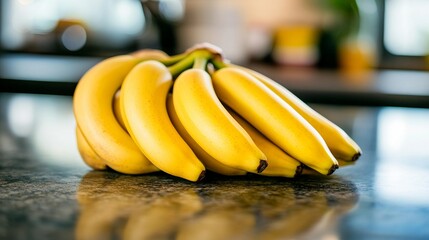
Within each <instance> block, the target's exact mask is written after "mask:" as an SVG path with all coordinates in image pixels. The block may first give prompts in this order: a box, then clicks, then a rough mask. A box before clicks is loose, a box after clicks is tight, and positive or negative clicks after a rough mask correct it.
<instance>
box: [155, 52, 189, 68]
mask: <svg viewBox="0 0 429 240" xmlns="http://www.w3.org/2000/svg"><path fill="white" fill-rule="evenodd" d="M187 56H188V54H187V53H181V54H177V55H173V56H170V57H169V58H168V59H165V60H161V61H160V62H161V63H162V64H164V65H165V66H171V65H173V64H175V63H177V62H179V61H182V60H183V59H184V58H186V57H187Z"/></svg>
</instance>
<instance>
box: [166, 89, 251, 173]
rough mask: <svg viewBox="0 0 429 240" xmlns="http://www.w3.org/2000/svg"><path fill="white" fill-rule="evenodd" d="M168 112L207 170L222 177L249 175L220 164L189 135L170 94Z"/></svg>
mask: <svg viewBox="0 0 429 240" xmlns="http://www.w3.org/2000/svg"><path fill="white" fill-rule="evenodd" d="M167 110H168V114H169V116H170V119H171V121H172V123H173V125H174V127H175V128H176V129H177V131H178V132H179V134H180V136H182V138H183V139H184V140H185V141H186V143H188V145H189V146H190V147H191V149H192V150H193V151H194V153H195V154H196V155H197V157H198V158H199V159H200V160H201V161H202V162H203V164H204V165H205V166H206V167H207V169H209V170H210V171H213V172H215V173H219V174H222V175H245V174H246V173H247V172H246V171H243V170H240V169H235V168H232V167H229V166H227V165H224V164H222V163H220V162H219V161H218V160H216V159H214V158H213V157H212V156H210V155H209V154H208V153H207V152H206V151H204V149H202V148H201V147H200V145H199V144H198V143H197V142H196V141H195V140H194V139H193V138H192V137H191V136H190V135H189V133H188V132H187V131H186V129H185V127H184V126H183V124H182V123H181V122H180V120H179V117H178V116H177V113H176V111H175V109H174V104H173V98H172V96H171V94H169V95H168V97H167Z"/></svg>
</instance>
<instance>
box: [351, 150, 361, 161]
mask: <svg viewBox="0 0 429 240" xmlns="http://www.w3.org/2000/svg"><path fill="white" fill-rule="evenodd" d="M361 155H362V153H361V152H358V153H356V154H355V155H353V157H352V161H356V160H358V159H359V157H360V156H361Z"/></svg>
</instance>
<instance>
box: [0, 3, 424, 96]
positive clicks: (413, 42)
mask: <svg viewBox="0 0 429 240" xmlns="http://www.w3.org/2000/svg"><path fill="white" fill-rule="evenodd" d="M427 10H429V1H427V0H264V1H258V0H2V1H1V2H0V12H1V18H0V26H1V29H0V30H1V31H0V40H1V44H0V46H1V54H0V77H1V79H0V81H1V82H3V83H1V82H0V84H1V85H0V86H2V88H3V90H5V91H15V90H17V91H18V90H20V89H23V88H24V87H25V86H34V88H33V90H34V89H35V88H36V87H37V86H36V85H34V84H33V83H32V82H20V83H19V84H18V85H16V86H12V85H11V84H12V83H13V82H12V81H9V80H16V79H18V80H24V81H26V80H29V81H30V80H41V81H49V82H51V84H50V85H46V86H44V88H45V89H48V90H44V91H45V92H48V91H49V90H53V91H56V90H58V93H60V94H61V93H64V94H70V93H71V91H72V89H73V87H74V85H73V83H75V82H76V81H78V79H79V77H80V76H81V75H82V74H83V72H85V70H87V69H88V68H89V67H90V66H92V65H93V64H95V63H96V62H97V61H99V60H100V59H102V58H105V57H108V56H113V55H116V54H120V53H127V52H131V51H135V50H137V49H141V48H156V49H161V50H164V51H165V52H167V53H169V54H176V53H179V52H181V51H183V50H185V49H187V48H188V47H190V46H192V45H193V44H195V43H200V42H210V43H213V44H215V45H218V46H220V47H221V48H222V49H223V50H224V53H225V55H226V57H227V58H228V59H229V60H231V61H233V62H235V63H239V64H245V65H252V66H254V65H256V68H258V66H270V67H273V66H274V67H276V71H278V70H279V69H282V71H285V72H284V74H286V75H287V74H288V72H287V69H289V70H291V69H300V70H302V69H305V70H309V71H317V70H324V69H330V70H334V71H337V70H338V71H339V72H351V73H359V72H368V71H372V70H378V69H401V70H415V71H426V70H427V69H428V68H429V61H428V59H429V58H428V54H429V18H427V16H426V15H427ZM258 70H261V71H264V68H261V69H258ZM267 71H268V70H267ZM268 72H269V71H268ZM268 75H269V74H268ZM273 75H276V74H274V73H273ZM298 77H299V76H298ZM322 78H323V77H322ZM404 81H405V80H404ZM428 81H429V79H428ZM55 82H63V83H71V85H70V84H69V85H66V84H62V85H55V84H54V83H55ZM32 84H33V85H32ZM61 86H63V87H66V88H67V89H66V90H61V89H59V88H60V87H61ZM28 91H31V89H30V90H28ZM42 92H43V91H42Z"/></svg>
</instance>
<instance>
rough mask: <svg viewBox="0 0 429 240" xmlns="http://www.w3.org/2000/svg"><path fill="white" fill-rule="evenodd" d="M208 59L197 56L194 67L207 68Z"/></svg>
mask: <svg viewBox="0 0 429 240" xmlns="http://www.w3.org/2000/svg"><path fill="white" fill-rule="evenodd" d="M207 63H208V59H207V58H204V57H197V58H195V60H194V65H193V66H192V68H196V69H202V70H206V68H207Z"/></svg>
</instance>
